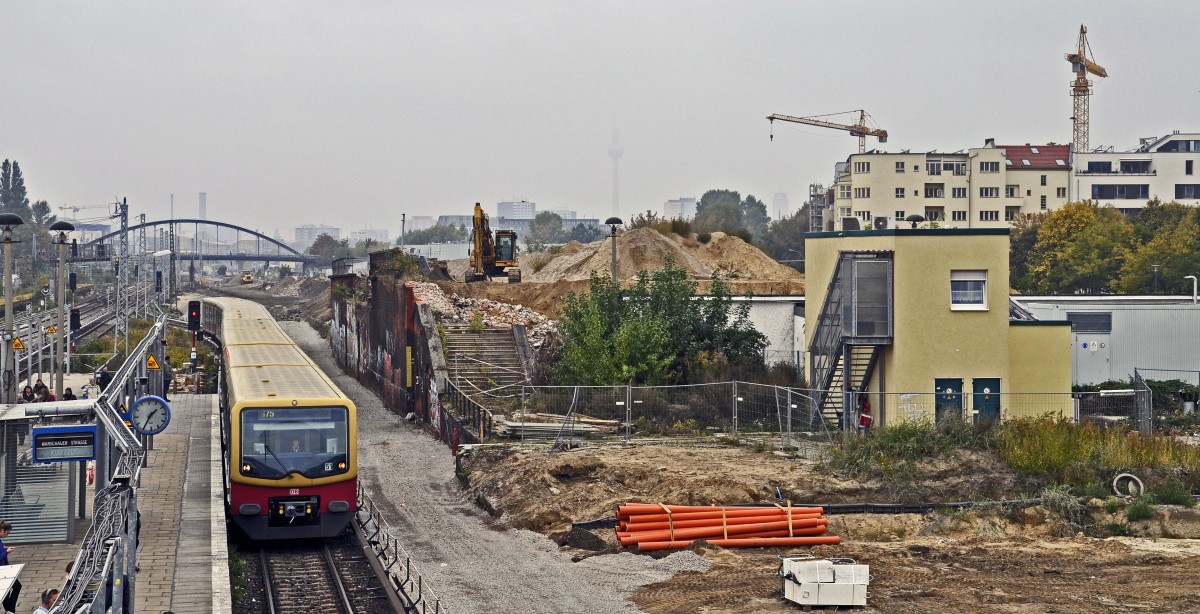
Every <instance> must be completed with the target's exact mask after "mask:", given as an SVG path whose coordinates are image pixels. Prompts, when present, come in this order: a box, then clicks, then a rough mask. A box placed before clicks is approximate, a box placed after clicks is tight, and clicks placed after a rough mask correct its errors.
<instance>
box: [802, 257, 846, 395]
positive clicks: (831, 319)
mask: <svg viewBox="0 0 1200 614" xmlns="http://www.w3.org/2000/svg"><path fill="white" fill-rule="evenodd" d="M848 261H849V259H848V258H846V257H845V256H843V257H841V258H839V259H838V264H837V268H836V269H834V272H833V276H832V277H830V279H829V288H828V290H827V291H826V292H825V304H824V305H822V307H821V315H820V316H818V318H817V328H816V331H815V333H814V334H813V341H812V343H811V344H810V345H809V346H808V351H809V356H810V357H811V360H812V365H813V367H812V368H813V381H812V384H813V388H815V389H817V390H823V391H824V390H828V389H829V386H830V384H831V382H832V381H833V375H834V372H835V371H836V369H837V363H838V361H839V360H840V359H841V352H842V340H843V338H844V331H843V325H842V302H843V300H844V298H845V297H844V294H845V293H844V289H845V288H844V286H845V284H844V283H843V279H842V276H843V272H844V270H845V269H846V268H848V267H847V262H848ZM827 394H828V393H827V392H822V393H819V396H820V398H818V399H816V401H817V406H818V407H823V406H824V397H825V396H827Z"/></svg>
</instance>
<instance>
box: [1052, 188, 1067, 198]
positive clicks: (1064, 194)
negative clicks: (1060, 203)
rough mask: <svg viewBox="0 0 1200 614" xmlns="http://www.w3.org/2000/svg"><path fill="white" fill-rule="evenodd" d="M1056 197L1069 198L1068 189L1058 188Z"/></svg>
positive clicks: (1055, 193)
mask: <svg viewBox="0 0 1200 614" xmlns="http://www.w3.org/2000/svg"><path fill="white" fill-rule="evenodd" d="M1054 195H1055V196H1057V197H1058V198H1066V197H1067V189H1066V188H1058V189H1057V190H1055V192H1054Z"/></svg>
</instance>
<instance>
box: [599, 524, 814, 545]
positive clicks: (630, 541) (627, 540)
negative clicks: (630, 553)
mask: <svg viewBox="0 0 1200 614" xmlns="http://www.w3.org/2000/svg"><path fill="white" fill-rule="evenodd" d="M828 528H829V527H827V526H825V525H821V526H819V527H808V528H805V529H792V531H791V533H788V531H787V530H786V529H784V530H780V531H762V532H758V533H742V534H736V535H733V536H732V537H731V539H732V538H737V539H744V538H749V537H802V536H811V535H824V534H825V532H826V530H827V529H828ZM698 539H707V540H710V541H711V540H713V539H725V535H724V533H722V534H721V535H718V536H717V537H709V538H703V537H702V538H698ZM617 540H618V541H620V542H621V546H623V547H633V546H636V545H638V544H639V543H649V542H652V541H660V540H644V539H639V537H638V534H636V533H634V534H620V535H618V536H617Z"/></svg>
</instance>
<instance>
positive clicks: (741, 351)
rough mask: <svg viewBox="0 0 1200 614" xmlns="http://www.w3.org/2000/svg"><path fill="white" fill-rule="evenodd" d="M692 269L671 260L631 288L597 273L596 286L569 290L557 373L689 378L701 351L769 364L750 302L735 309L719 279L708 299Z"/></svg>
mask: <svg viewBox="0 0 1200 614" xmlns="http://www.w3.org/2000/svg"><path fill="white" fill-rule="evenodd" d="M696 289H697V284H696V283H695V282H694V281H692V280H690V279H689V278H688V275H687V271H686V270H684V269H683V268H682V267H680V266H679V265H677V264H676V263H675V261H674V260H673V259H668V260H667V262H666V263H665V264H664V266H663V268H661V269H657V270H654V271H642V272H640V273H639V274H638V280H637V282H636V283H635V284H634V286H633V287H632V288H630V289H628V290H627V291H625V292H624V293H622V292H620V291H619V289H618V288H617V287H616V285H615V284H613V283H612V281H611V280H610V279H608V278H607V277H601V276H599V275H598V274H593V275H592V279H591V283H590V285H589V291H588V292H587V293H585V294H581V295H576V294H574V293H572V294H569V295H568V296H567V299H566V300H565V302H564V306H563V314H562V317H561V318H560V320H559V331H560V332H561V333H562V335H563V348H562V350H561V352H560V353H559V358H558V360H557V361H556V363H555V372H556V373H557V375H558V379H559V380H560V381H563V382H569V383H575V384H617V383H623V382H628V381H633V382H636V383H645V384H662V383H669V382H687V381H688V378H689V376H690V375H689V374H690V373H692V372H693V371H694V369H695V365H696V363H697V357H698V356H699V355H700V354H701V353H705V354H709V355H721V356H723V357H724V358H726V359H727V360H728V361H729V362H734V363H747V362H754V363H755V364H761V362H762V350H763V348H764V347H765V346H766V338H765V337H764V336H763V335H762V334H761V333H759V332H758V331H756V330H755V329H754V327H753V325H751V324H750V321H749V317H748V315H749V305H748V304H744V305H743V306H741V307H739V308H738V309H736V310H735V309H733V308H732V295H731V294H730V292H729V288H728V286H726V285H725V284H724V282H722V281H721V280H720V279H719V278H718V277H716V276H714V278H713V280H712V289H711V290H710V294H709V296H706V297H705V299H704V300H698V299H697V298H696V296H695V294H696Z"/></svg>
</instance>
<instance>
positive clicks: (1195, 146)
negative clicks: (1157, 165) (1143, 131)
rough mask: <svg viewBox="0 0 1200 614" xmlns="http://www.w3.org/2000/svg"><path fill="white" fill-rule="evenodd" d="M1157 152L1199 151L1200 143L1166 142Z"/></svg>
mask: <svg viewBox="0 0 1200 614" xmlns="http://www.w3.org/2000/svg"><path fill="white" fill-rule="evenodd" d="M1158 151H1200V141H1167V143H1166V144H1164V145H1163V146H1162V147H1159V148H1158Z"/></svg>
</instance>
